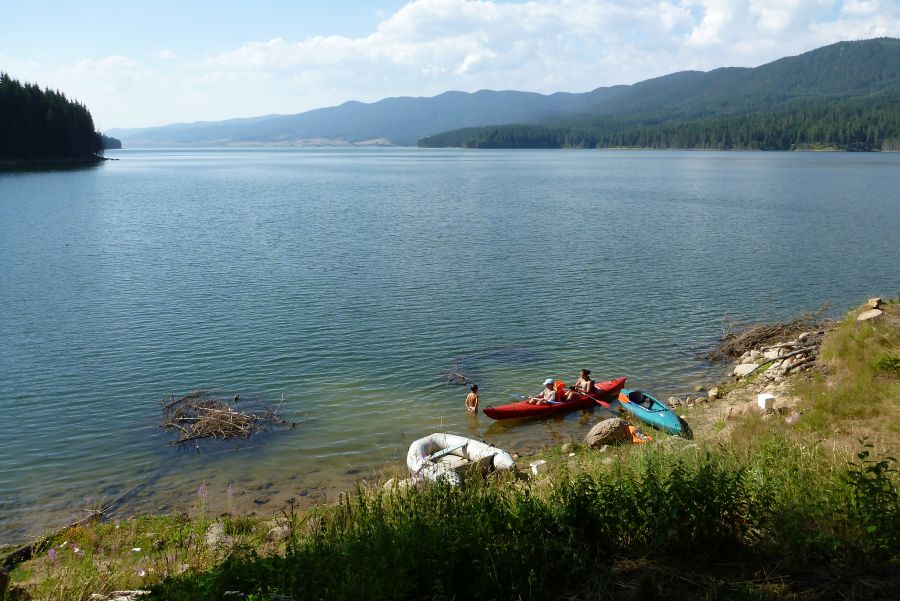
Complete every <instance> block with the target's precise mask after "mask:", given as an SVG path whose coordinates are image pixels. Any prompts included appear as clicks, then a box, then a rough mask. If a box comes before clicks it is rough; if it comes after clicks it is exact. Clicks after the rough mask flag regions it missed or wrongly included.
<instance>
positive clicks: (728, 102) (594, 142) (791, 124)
mask: <svg viewBox="0 0 900 601" xmlns="http://www.w3.org/2000/svg"><path fill="white" fill-rule="evenodd" d="M419 145H420V146H425V147H446V146H462V147H475V148H595V147H601V148H602V147H643V148H715V149H765V150H789V149H798V148H801V149H802V148H830V149H842V150H897V149H900V40H897V39H892V38H880V39H875V40H866V41H861V42H840V43H837V44H833V45H831V46H826V47H824V48H819V49H817V50H813V51H811V52H807V53H805V54H802V55H800V56H796V57H789V58H783V59H780V60H777V61H775V62H772V63H769V64H766V65H763V66H760V67H756V68H753V69H745V68H723V69H716V70H714V71H710V72H708V73H703V72H696V71H694V72H683V73H675V74H672V75H667V76H664V77H660V78H656V79H652V80H648V81H644V82H640V83H637V84H634V85H632V86H621V87H620V88H618V89H617V91H616V93H614V94H610V95H607V96H606V97H605V98H604V99H603V100H602V101H601V102H599V103H597V104H596V105H595V106H594V107H593V108H592V109H591V110H590V111H587V112H585V113H582V114H581V115H578V116H570V117H567V118H555V119H544V120H540V121H533V122H530V123H520V124H513V125H502V126H490V127H479V128H467V129H460V130H455V131H450V132H446V133H443V134H438V135H434V136H430V137H427V138H424V139H422V140H420V142H419Z"/></svg>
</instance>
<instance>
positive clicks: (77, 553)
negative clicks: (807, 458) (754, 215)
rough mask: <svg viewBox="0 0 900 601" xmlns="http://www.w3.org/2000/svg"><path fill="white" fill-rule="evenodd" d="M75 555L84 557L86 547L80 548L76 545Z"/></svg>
mask: <svg viewBox="0 0 900 601" xmlns="http://www.w3.org/2000/svg"><path fill="white" fill-rule="evenodd" d="M75 557H79V558H80V557H84V549H79V548H78V547H75Z"/></svg>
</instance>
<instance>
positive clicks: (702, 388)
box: [694, 384, 706, 392]
mask: <svg viewBox="0 0 900 601" xmlns="http://www.w3.org/2000/svg"><path fill="white" fill-rule="evenodd" d="M704 390H706V386H701V385H700V384H697V385H696V386H694V392H703V391H704Z"/></svg>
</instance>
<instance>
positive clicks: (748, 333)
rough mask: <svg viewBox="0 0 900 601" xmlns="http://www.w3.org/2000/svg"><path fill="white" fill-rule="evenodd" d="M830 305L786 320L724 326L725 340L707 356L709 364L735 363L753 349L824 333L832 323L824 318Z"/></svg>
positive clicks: (723, 337)
mask: <svg viewBox="0 0 900 601" xmlns="http://www.w3.org/2000/svg"><path fill="white" fill-rule="evenodd" d="M828 306H829V304H828V303H826V304H824V305H822V307H820V308H819V309H818V310H817V311H815V312H813V313H804V314H802V315H799V316H797V317H794V318H792V319H788V320H786V321H775V322H766V323H760V324H754V325H743V326H742V325H736V324H733V323H728V324H723V335H722V341H721V342H720V343H719V344H717V345H716V346H715V348H713V349H712V350H711V351H709V353H707V354H706V357H705V359H706V360H707V361H710V362H716V361H729V360H734V359H737V358H739V357H740V356H741V355H743V354H744V353H746V352H747V351H749V350H751V349H756V348H760V347H765V346H771V345H773V344H776V343H778V342H781V341H783V340H790V339H792V338H796V337H797V336H798V335H800V334H801V333H803V332H810V331H819V330H824V329H826V328H827V327H828V326H829V325H830V324H831V322H830V321H829V320H827V319H825V318H824V317H823V316H824V314H825V312H826V311H827V309H828Z"/></svg>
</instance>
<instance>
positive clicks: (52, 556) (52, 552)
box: [47, 547, 56, 559]
mask: <svg viewBox="0 0 900 601" xmlns="http://www.w3.org/2000/svg"><path fill="white" fill-rule="evenodd" d="M47 555H49V556H50V559H56V547H51V549H50V550H49V551H47Z"/></svg>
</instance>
